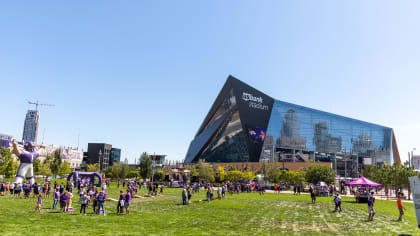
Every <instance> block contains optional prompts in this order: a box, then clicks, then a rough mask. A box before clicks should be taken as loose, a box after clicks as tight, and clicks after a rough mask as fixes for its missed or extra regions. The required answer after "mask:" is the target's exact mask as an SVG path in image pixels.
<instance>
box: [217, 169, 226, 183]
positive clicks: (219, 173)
mask: <svg viewBox="0 0 420 236" xmlns="http://www.w3.org/2000/svg"><path fill="white" fill-rule="evenodd" d="M216 173H217V177H218V181H219V182H223V181H225V175H226V172H225V168H223V166H219V167H217V172H216Z"/></svg>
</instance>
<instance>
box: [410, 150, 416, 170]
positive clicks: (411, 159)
mask: <svg viewBox="0 0 420 236" xmlns="http://www.w3.org/2000/svg"><path fill="white" fill-rule="evenodd" d="M415 150H416V148H413V150H411V158H409V159H408V166H409V167H410V166H414V163H413V152H414V151H415Z"/></svg>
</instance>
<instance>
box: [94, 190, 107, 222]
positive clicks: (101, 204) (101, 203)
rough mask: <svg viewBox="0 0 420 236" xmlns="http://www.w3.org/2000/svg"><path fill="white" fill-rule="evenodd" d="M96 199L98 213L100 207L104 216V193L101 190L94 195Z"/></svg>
mask: <svg viewBox="0 0 420 236" xmlns="http://www.w3.org/2000/svg"><path fill="white" fill-rule="evenodd" d="M96 200H97V201H98V214H100V213H101V209H102V212H103V213H104V216H105V206H104V202H105V195H104V193H103V192H102V191H101V192H99V194H98V196H97V197H96Z"/></svg>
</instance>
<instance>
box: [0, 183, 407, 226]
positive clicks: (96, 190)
mask: <svg viewBox="0 0 420 236" xmlns="http://www.w3.org/2000/svg"><path fill="white" fill-rule="evenodd" d="M75 185H76V186H74V183H73V182H71V181H68V182H67V183H66V184H64V183H60V184H58V183H57V181H54V183H51V181H50V179H49V178H47V179H46V180H45V182H43V183H36V182H35V183H34V184H30V183H29V182H25V183H22V184H14V183H11V182H1V183H0V196H5V195H10V196H12V197H14V198H24V199H29V198H31V193H32V198H37V204H36V207H35V211H36V212H38V213H40V212H41V207H42V199H43V198H46V199H48V198H50V195H51V193H52V198H53V206H52V209H57V205H58V204H59V207H60V212H63V213H64V212H71V211H73V208H72V198H73V192H74V190H75V189H77V194H78V195H79V201H80V211H79V214H84V215H86V210H87V209H89V207H90V206H91V207H92V214H103V215H105V200H106V197H107V192H106V191H107V189H109V188H110V182H109V180H106V181H104V183H103V185H102V187H97V186H96V185H95V184H94V183H91V182H89V181H83V180H80V181H77V182H76V183H75ZM121 185H122V189H120V187H121ZM142 187H143V190H144V191H147V192H148V194H149V195H151V196H156V195H158V192H159V193H160V194H162V193H163V189H164V185H160V186H159V185H158V184H157V183H151V182H137V181H126V180H123V181H122V182H121V181H120V180H118V182H117V189H119V190H120V191H119V192H120V194H119V199H118V203H117V210H116V212H117V214H123V213H124V211H125V213H126V214H129V213H130V204H131V201H132V198H133V197H134V196H135V195H137V192H138V190H141V188H142ZM124 188H126V190H125V191H124ZM201 188H204V190H205V191H206V201H207V202H211V201H213V200H215V195H216V194H217V199H219V200H222V199H225V198H226V194H227V193H230V194H231V195H233V194H234V193H237V194H239V193H241V192H247V193H250V192H258V193H259V194H260V195H263V194H264V192H265V188H266V187H265V186H264V184H258V183H239V182H238V183H234V184H232V183H229V182H226V183H223V184H218V185H214V184H211V183H207V184H203V185H202V184H201V183H196V184H191V185H185V186H184V188H183V189H182V204H183V205H189V204H191V198H192V196H193V194H194V193H200V189H201ZM284 188H285V186H283V185H275V186H274V188H273V189H274V190H275V192H280V191H281V190H283V189H284ZM291 188H292V190H293V193H294V194H295V195H300V193H301V191H303V187H302V186H299V185H298V186H292V187H291ZM326 190H327V191H328V193H329V196H333V197H334V198H333V202H334V204H335V208H334V210H333V212H339V213H341V212H342V205H341V203H342V199H341V196H340V193H339V192H338V191H337V189H336V188H335V187H334V186H328V187H327V188H326ZM319 191H320V189H318V188H317V187H316V186H312V185H309V193H310V197H311V201H312V203H313V204H315V203H316V196H317V194H319ZM360 192H361V191H359V190H356V191H355V197H356V201H357V202H359V201H360ZM366 192H367V193H368V197H367V208H368V221H373V218H374V216H375V213H376V212H375V209H374V205H375V197H374V192H373V191H367V190H366ZM397 195H398V199H397V208H398V211H399V218H398V221H401V220H402V217H403V215H404V210H406V209H405V207H404V206H403V203H402V200H401V196H402V193H398V194H397Z"/></svg>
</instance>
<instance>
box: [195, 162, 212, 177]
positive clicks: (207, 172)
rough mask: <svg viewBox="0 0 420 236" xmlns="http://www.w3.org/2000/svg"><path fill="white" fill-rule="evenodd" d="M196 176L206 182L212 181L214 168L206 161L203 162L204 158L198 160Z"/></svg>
mask: <svg viewBox="0 0 420 236" xmlns="http://www.w3.org/2000/svg"><path fill="white" fill-rule="evenodd" d="M198 176H199V177H200V178H201V179H204V180H206V181H207V182H214V170H213V168H212V167H211V166H210V165H209V164H208V163H205V162H204V160H199V161H198Z"/></svg>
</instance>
